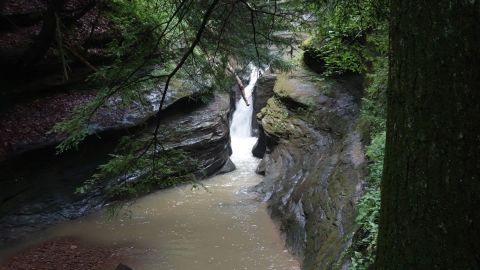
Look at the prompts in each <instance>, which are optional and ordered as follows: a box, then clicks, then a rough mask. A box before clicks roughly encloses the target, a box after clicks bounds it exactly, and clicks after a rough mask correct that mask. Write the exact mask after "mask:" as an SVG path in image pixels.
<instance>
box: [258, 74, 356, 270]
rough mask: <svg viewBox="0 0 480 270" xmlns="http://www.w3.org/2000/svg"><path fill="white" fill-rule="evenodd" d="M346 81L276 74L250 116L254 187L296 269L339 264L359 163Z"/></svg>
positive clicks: (352, 95)
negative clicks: (257, 130)
mask: <svg viewBox="0 0 480 270" xmlns="http://www.w3.org/2000/svg"><path fill="white" fill-rule="evenodd" d="M354 80H357V81H358V78H355V77H351V78H348V83H347V81H341V80H340V81H333V80H332V81H329V80H321V79H318V75H312V74H310V73H309V72H307V71H305V70H296V71H294V72H293V73H290V74H280V75H279V76H278V78H277V81H276V84H275V87H274V91H275V96H274V97H272V98H271V99H269V100H268V103H267V106H266V107H265V108H263V109H262V111H261V112H260V113H259V115H258V117H259V118H258V121H259V123H260V124H261V126H262V127H263V129H264V131H265V135H266V146H267V149H266V154H265V156H264V158H263V160H262V161H261V163H260V165H259V168H258V169H257V172H259V173H262V174H265V176H266V177H265V180H264V181H263V182H262V183H261V184H260V185H258V186H257V187H256V189H257V191H258V192H260V193H261V194H263V196H264V200H265V201H267V202H268V205H269V210H270V211H271V214H272V216H273V218H275V219H277V220H279V221H280V224H281V225H280V226H281V230H282V232H283V233H284V234H285V237H286V241H287V245H288V246H289V247H290V249H291V250H292V251H293V252H294V253H295V254H297V255H299V256H300V257H301V258H303V259H304V265H303V267H304V269H335V268H342V266H343V267H344V266H345V265H346V263H347V262H345V260H344V258H343V255H344V252H345V251H346V249H347V247H348V246H349V243H350V241H351V237H352V235H353V232H354V230H355V222H354V220H355V217H356V213H355V204H356V202H357V201H358V199H359V198H360V196H361V194H362V183H363V177H364V174H363V167H364V163H365V158H364V151H363V145H362V142H361V136H360V134H358V133H357V132H356V130H355V126H356V120H357V117H358V111H359V104H358V100H359V98H358V96H357V94H358V87H359V84H358V83H357V84H356V83H352V81H354Z"/></svg>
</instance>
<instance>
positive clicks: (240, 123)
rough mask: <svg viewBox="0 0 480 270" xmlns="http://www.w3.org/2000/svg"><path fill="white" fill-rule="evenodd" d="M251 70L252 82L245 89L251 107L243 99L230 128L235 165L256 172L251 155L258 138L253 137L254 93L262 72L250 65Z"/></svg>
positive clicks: (236, 107)
mask: <svg viewBox="0 0 480 270" xmlns="http://www.w3.org/2000/svg"><path fill="white" fill-rule="evenodd" d="M250 68H251V70H252V72H251V73H250V81H249V83H248V85H247V86H246V87H245V89H244V91H245V96H246V97H247V100H248V103H249V104H250V106H247V105H246V104H245V101H244V100H243V99H242V98H240V99H239V100H238V101H237V103H236V106H235V112H234V113H233V117H232V124H231V126H230V136H231V139H232V150H233V154H232V156H231V159H232V161H233V163H235V165H237V168H242V167H243V168H245V169H247V170H254V169H252V168H254V167H255V166H256V162H257V161H256V159H255V158H254V157H253V156H252V153H251V150H252V147H253V145H254V144H255V141H256V138H255V137H252V113H253V104H252V101H253V98H252V93H253V88H254V87H255V84H256V83H257V79H258V77H259V74H260V71H259V69H258V68H256V67H255V66H253V65H250Z"/></svg>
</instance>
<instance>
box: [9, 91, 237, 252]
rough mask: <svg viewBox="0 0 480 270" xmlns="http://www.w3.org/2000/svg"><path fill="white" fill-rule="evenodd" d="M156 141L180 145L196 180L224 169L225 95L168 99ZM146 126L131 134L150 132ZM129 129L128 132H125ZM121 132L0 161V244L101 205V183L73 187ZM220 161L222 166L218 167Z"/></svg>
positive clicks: (227, 147)
mask: <svg viewBox="0 0 480 270" xmlns="http://www.w3.org/2000/svg"><path fill="white" fill-rule="evenodd" d="M168 104H169V106H167V108H166V111H165V114H164V116H165V117H164V118H163V121H162V123H161V126H160V130H161V131H162V132H161V134H160V140H161V141H162V142H163V146H164V148H165V149H181V150H183V151H185V152H186V153H189V154H190V155H191V156H192V157H193V158H195V159H196V160H197V162H198V171H195V172H192V173H194V174H195V175H197V176H198V177H199V178H203V177H205V176H209V175H212V174H214V173H216V172H217V171H218V170H220V169H221V168H222V167H224V170H225V171H227V170H231V169H232V168H231V167H229V166H228V165H225V164H226V163H227V161H228V160H229V155H230V137H229V125H228V110H229V101H228V97H227V96H215V97H214V98H213V99H212V100H211V102H209V103H208V104H196V103H192V102H191V101H190V99H189V97H184V98H179V99H176V100H175V101H173V102H172V103H171V104H170V103H168ZM150 129H151V127H148V126H147V127H146V129H145V130H143V131H142V130H138V129H137V130H136V131H135V132H147V133H148V134H150V133H151V130H150ZM130 132H131V130H130ZM124 134H125V133H124V132H123V131H122V130H121V129H120V130H110V131H109V132H104V133H102V135H101V138H98V137H96V136H94V137H91V138H89V139H87V141H85V142H84V143H82V145H81V147H80V149H79V151H71V152H68V153H66V154H62V155H60V156H57V155H55V149H54V148H53V146H48V147H44V148H41V149H37V150H31V151H27V152H25V153H23V154H22V155H19V156H16V157H15V158H13V159H8V160H6V161H3V162H1V163H0V169H1V171H2V175H1V176H0V203H1V208H0V246H1V245H2V244H6V243H7V242H8V241H11V240H14V239H17V238H19V237H23V236H26V235H28V233H30V232H33V231H37V230H39V229H42V228H44V227H46V226H48V225H50V224H54V223H58V222H60V221H64V220H68V219H74V218H78V217H80V216H82V215H85V214H87V213H89V212H91V211H92V210H95V209H98V208H99V207H101V206H102V205H103V204H104V203H105V191H104V190H103V187H99V188H98V189H96V190H94V191H92V192H90V193H88V194H86V195H79V194H75V189H76V188H77V187H79V186H80V185H81V184H82V183H83V182H84V181H85V180H86V179H88V178H89V177H90V176H91V175H92V174H93V173H94V172H95V170H96V167H97V166H98V165H100V164H103V163H105V162H106V161H107V160H108V158H109V155H108V154H110V153H113V152H114V149H115V147H116V144H117V141H118V140H119V138H120V137H121V136H122V135H124ZM224 165H225V166H224Z"/></svg>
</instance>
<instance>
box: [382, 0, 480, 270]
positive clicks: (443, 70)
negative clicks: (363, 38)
mask: <svg viewBox="0 0 480 270" xmlns="http://www.w3.org/2000/svg"><path fill="white" fill-rule="evenodd" d="M479 39H480V1H479V0H435V1H433V0H422V1H416V0H392V1H391V23H390V44H391V45H390V46H391V47H390V78H389V79H390V82H389V92H388V112H387V142H386V150H385V168H384V175H383V182H382V186H381V188H382V205H381V213H380V231H379V239H378V252H377V261H376V264H375V268H376V269H398V270H400V269H401V270H406V269H462V270H466V269H480V209H479V207H480V177H479V175H480V42H479Z"/></svg>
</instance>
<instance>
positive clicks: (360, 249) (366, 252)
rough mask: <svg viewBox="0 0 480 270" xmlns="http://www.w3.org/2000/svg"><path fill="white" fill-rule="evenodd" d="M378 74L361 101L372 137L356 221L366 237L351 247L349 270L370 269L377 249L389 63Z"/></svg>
mask: <svg viewBox="0 0 480 270" xmlns="http://www.w3.org/2000/svg"><path fill="white" fill-rule="evenodd" d="M374 70H375V73H373V74H370V75H369V76H368V77H369V78H370V80H371V82H370V85H369V87H368V88H367V89H366V94H365V97H364V98H363V102H362V110H361V118H360V122H361V123H363V125H365V126H368V128H367V129H365V128H364V131H365V132H364V133H365V134H369V136H370V138H371V141H370V144H369V145H368V146H367V148H366V155H367V158H368V161H369V165H368V176H367V181H366V182H367V183H366V189H365V193H364V195H363V196H362V198H361V199H360V201H359V203H358V205H357V210H358V215H357V218H356V222H357V224H359V225H360V230H359V231H360V232H362V235H363V237H359V238H358V239H356V240H357V241H356V243H354V244H353V245H352V247H354V249H355V250H353V256H352V264H351V266H350V269H352V270H360V269H369V267H370V266H371V265H372V264H373V262H374V260H375V250H376V247H377V235H378V218H379V214H380V212H379V211H380V181H381V179H382V173H383V157H384V150H385V135H386V132H385V130H386V127H385V119H386V111H385V108H386V88H387V77H388V61H387V58H386V57H381V58H379V59H378V60H377V61H376V62H375V65H374Z"/></svg>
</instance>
